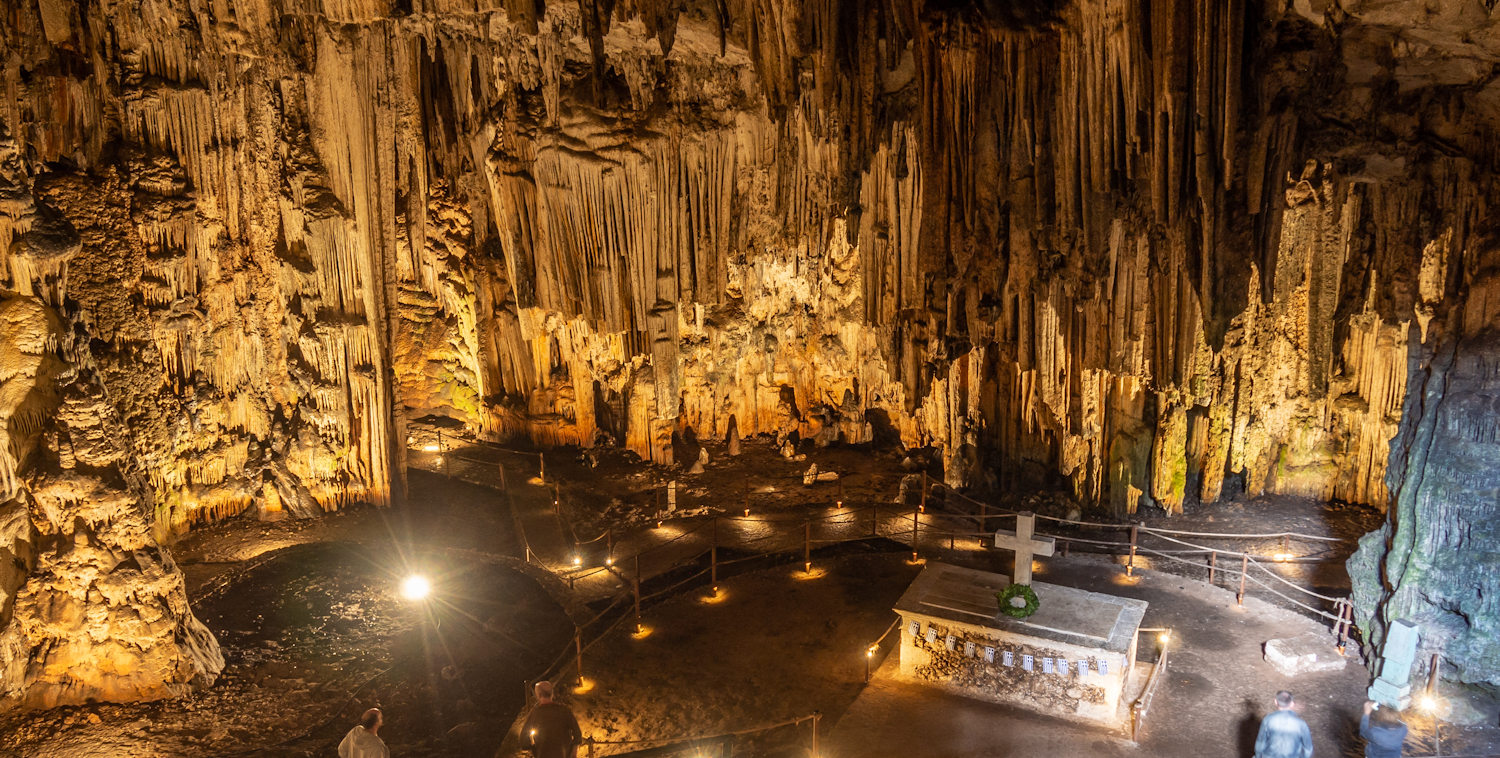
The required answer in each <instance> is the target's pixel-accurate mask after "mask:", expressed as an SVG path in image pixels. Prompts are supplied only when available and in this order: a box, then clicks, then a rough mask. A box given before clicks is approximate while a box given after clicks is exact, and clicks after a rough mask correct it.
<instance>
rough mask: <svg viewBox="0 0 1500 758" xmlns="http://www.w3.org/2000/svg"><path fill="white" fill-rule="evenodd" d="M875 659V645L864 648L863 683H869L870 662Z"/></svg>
mask: <svg viewBox="0 0 1500 758" xmlns="http://www.w3.org/2000/svg"><path fill="white" fill-rule="evenodd" d="M874 659H875V646H874V645H871V646H869V647H867V648H865V684H869V683H870V663H871V661H873V660H874Z"/></svg>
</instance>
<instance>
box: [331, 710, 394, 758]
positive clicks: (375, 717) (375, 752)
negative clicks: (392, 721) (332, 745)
mask: <svg viewBox="0 0 1500 758" xmlns="http://www.w3.org/2000/svg"><path fill="white" fill-rule="evenodd" d="M384 723H385V717H384V716H382V715H381V713H380V709H379V708H371V709H370V710H368V711H365V713H364V715H363V716H360V717H359V724H357V725H356V726H355V727H354V728H353V729H350V730H349V733H348V734H346V735H344V741H343V742H340V743H339V758H391V751H390V750H387V749H386V747H385V740H382V739H380V736H379V735H378V734H376V733H377V732H379V731H380V725H381V724H384Z"/></svg>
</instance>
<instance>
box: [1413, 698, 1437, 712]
mask: <svg viewBox="0 0 1500 758" xmlns="http://www.w3.org/2000/svg"><path fill="white" fill-rule="evenodd" d="M1417 707H1418V708H1421V709H1422V710H1424V711H1427V712H1428V713H1434V712H1436V711H1437V709H1438V701H1437V698H1435V697H1433V696H1431V695H1423V696H1421V697H1419V698H1417Z"/></svg>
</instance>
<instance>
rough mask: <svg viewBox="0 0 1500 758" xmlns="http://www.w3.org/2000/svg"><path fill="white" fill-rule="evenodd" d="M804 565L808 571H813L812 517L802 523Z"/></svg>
mask: <svg viewBox="0 0 1500 758" xmlns="http://www.w3.org/2000/svg"><path fill="white" fill-rule="evenodd" d="M802 565H803V568H805V569H807V573H809V574H811V573H812V519H808V520H807V523H806V524H803V525H802Z"/></svg>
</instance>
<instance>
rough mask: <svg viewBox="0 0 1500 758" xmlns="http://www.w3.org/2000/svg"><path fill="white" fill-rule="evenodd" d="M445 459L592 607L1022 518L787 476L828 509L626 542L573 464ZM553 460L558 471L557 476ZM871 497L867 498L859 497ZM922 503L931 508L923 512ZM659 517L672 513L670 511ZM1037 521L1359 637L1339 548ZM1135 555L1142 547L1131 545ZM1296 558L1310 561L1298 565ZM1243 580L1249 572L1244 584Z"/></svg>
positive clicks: (693, 522)
mask: <svg viewBox="0 0 1500 758" xmlns="http://www.w3.org/2000/svg"><path fill="white" fill-rule="evenodd" d="M449 445H452V446H453V447H452V448H451V449H450V448H449ZM441 452H442V453H443V454H444V457H437V458H434V457H431V456H428V457H426V458H423V457H422V456H420V455H416V456H413V460H412V462H413V465H416V466H422V467H425V468H427V469H428V470H434V471H438V472H441V473H445V474H446V475H448V476H452V477H456V478H461V479H464V480H466V481H471V482H475V483H479V484H485V485H487V486H490V487H492V488H495V489H497V490H499V491H501V492H503V493H504V496H505V497H506V498H507V500H508V503H509V505H510V508H511V511H512V514H513V516H514V519H515V522H516V531H517V539H518V541H519V542H520V543H521V545H522V551H523V553H524V557H525V559H526V560H527V561H529V562H535V563H537V564H539V565H541V566H543V567H545V568H547V569H548V570H550V571H552V572H554V573H556V574H557V575H558V576H559V578H561V579H562V580H563V581H566V582H567V583H568V584H569V586H570V587H572V588H573V589H574V591H575V593H576V595H577V598H578V599H579V600H582V601H584V602H592V601H596V600H601V599H608V598H616V599H618V598H621V597H622V595H625V594H631V595H633V594H635V593H636V584H637V582H639V583H640V584H641V587H642V589H641V590H640V592H641V593H642V597H643V598H644V599H645V600H650V599H651V597H652V596H654V595H659V594H664V593H665V592H668V591H671V590H672V589H673V586H672V583H675V582H680V581H686V580H689V579H692V578H695V577H696V576H698V575H699V574H710V575H714V574H717V570H716V569H715V568H713V564H717V565H718V566H719V567H720V568H727V567H730V566H733V565H735V564H736V563H738V562H741V561H746V560H754V559H756V558H758V557H761V556H764V555H766V554H775V553H780V554H790V555H796V554H797V553H799V552H800V553H802V554H803V555H804V556H805V557H804V560H806V559H807V558H810V557H811V554H812V553H813V552H815V551H817V550H818V549H819V548H822V547H825V546H828V545H832V544H837V543H841V542H847V541H853V540H861V539H867V538H875V537H883V538H887V539H891V540H895V541H899V542H902V543H905V544H907V545H908V546H912V548H913V550H914V552H916V553H918V554H920V555H923V556H934V557H938V558H940V559H946V558H949V557H953V556H957V555H961V554H965V553H974V552H981V553H982V552H988V551H990V550H992V548H991V547H989V545H990V544H992V541H991V540H990V536H991V535H992V534H993V532H994V530H995V529H998V528H1008V527H1009V526H1011V525H1012V523H1013V522H1012V521H1011V519H1013V515H1014V514H1010V513H1007V512H1005V511H1002V510H1000V509H998V508H994V507H991V506H988V505H986V504H984V503H981V502H979V501H977V500H973V499H972V498H969V497H967V496H965V495H963V494H961V493H958V492H954V491H948V492H947V493H944V494H945V495H946V499H947V500H948V501H949V507H950V508H954V509H962V511H963V512H961V513H954V512H941V510H940V508H939V501H938V499H937V497H938V496H937V494H936V491H937V490H940V489H941V488H942V485H941V484H938V483H935V482H932V481H931V480H925V481H926V482H929V484H927V486H926V487H925V489H927V490H928V491H930V492H933V493H934V494H933V495H932V498H933V499H932V500H931V501H930V502H929V501H928V500H927V496H926V495H924V494H922V493H919V492H915V491H914V492H912V493H909V500H911V501H912V502H911V504H910V505H909V506H904V507H903V506H901V505H898V504H896V503H894V502H892V500H893V499H894V495H895V493H894V492H891V493H890V495H891V496H892V497H885V498H881V499H880V500H879V501H874V500H871V499H870V498H869V493H868V492H866V493H855V492H853V491H852V490H851V491H849V492H845V490H844V488H843V484H842V483H841V482H837V481H834V482H816V483H813V484H810V485H808V484H804V482H803V480H802V477H800V476H792V477H782V478H784V479H787V480H788V481H786V482H785V483H784V488H798V489H803V488H809V489H812V491H815V492H821V493H822V494H823V497H824V502H823V503H821V504H815V505H805V506H802V507H801V508H799V509H796V510H783V511H772V512H762V511H761V510H760V509H759V508H758V507H755V508H747V509H740V508H739V506H742V505H745V504H746V503H747V502H748V503H750V504H752V505H755V504H756V503H755V501H754V500H752V499H751V498H750V495H749V494H748V490H745V491H744V492H743V493H742V494H741V495H739V496H735V495H727V496H724V497H722V499H721V498H711V501H712V502H721V503H725V504H727V503H729V502H733V507H732V508H731V507H722V506H721V507H720V508H715V509H714V510H716V511H720V513H719V515H697V516H686V517H670V515H668V517H665V518H663V519H661V520H660V521H654V522H653V521H650V520H648V521H647V522H646V523H643V524H638V525H636V526H634V527H626V528H622V529H620V530H619V531H616V530H613V529H612V530H609V531H608V532H605V533H602V534H578V533H577V532H576V531H575V530H574V528H573V527H572V525H571V523H570V521H569V519H568V518H567V514H568V513H569V511H570V510H572V509H574V508H577V507H578V506H577V504H574V503H571V502H570V499H569V498H570V496H569V495H568V494H567V487H566V483H565V482H561V481H560V478H559V473H558V472H559V470H560V469H562V468H563V466H561V465H559V464H560V463H562V461H563V460H564V459H565V458H564V454H563V453H558V452H553V453H550V454H546V453H538V452H535V451H522V450H514V449H506V448H501V447H498V446H495V445H491V444H488V443H484V444H480V443H471V442H465V441H462V440H459V439H457V438H454V437H447V438H446V441H445V442H444V443H443V444H442V451H441ZM548 459H550V460H551V461H552V463H551V464H550V465H551V470H550V472H549V471H548V468H547V466H548V463H547V460H548ZM570 463H571V461H570ZM710 473H712V469H711V470H710ZM759 478H761V479H766V478H771V477H766V476H764V475H763V476H761V477H759ZM560 485H561V486H560ZM710 486H711V485H710ZM683 491H684V492H685V491H686V488H683ZM846 495H847V496H848V497H847V498H846ZM861 495H863V498H862V499H857V498H860V496H861ZM685 500H686V498H684V501H685ZM699 500H702V498H699ZM923 502H929V505H931V506H932V507H931V508H928V507H925V506H923V505H922V503H923ZM661 507H662V508H663V510H664V509H665V502H664V501H662V503H661ZM690 512H691V511H690ZM1040 518H1041V519H1043V520H1044V521H1045V522H1046V526H1047V527H1049V531H1052V532H1056V533H1057V536H1058V537H1059V539H1060V542H1059V549H1060V550H1062V551H1063V552H1064V553H1066V552H1068V551H1070V550H1074V551H1082V552H1104V553H1110V554H1118V555H1119V556H1120V557H1119V560H1121V561H1122V562H1126V563H1129V564H1130V565H1132V566H1133V567H1134V568H1135V569H1136V570H1152V569H1162V570H1168V571H1170V572H1172V573H1176V574H1180V575H1185V576H1190V577H1194V578H1198V577H1201V578H1203V579H1206V580H1209V581H1211V582H1212V583H1215V584H1220V585H1222V586H1225V587H1230V588H1233V589H1235V590H1236V592H1237V593H1240V592H1243V593H1245V594H1248V595H1259V596H1262V597H1267V598H1268V599H1270V600H1271V602H1273V603H1276V604H1277V605H1280V606H1282V607H1287V608H1294V609H1297V610H1299V611H1302V612H1304V613H1307V614H1309V615H1312V616H1320V617H1322V618H1323V619H1324V622H1325V625H1326V626H1327V627H1328V628H1330V629H1332V630H1333V631H1334V632H1335V633H1336V634H1345V633H1347V631H1348V623H1347V621H1345V620H1344V619H1345V618H1346V617H1347V614H1348V609H1347V608H1346V607H1345V604H1344V600H1343V599H1342V597H1341V596H1342V595H1343V594H1344V593H1339V596H1333V595H1329V594H1325V593H1326V591H1325V592H1323V593H1320V592H1318V591H1316V590H1314V589H1309V588H1308V587H1307V586H1306V584H1307V582H1308V580H1309V577H1310V574H1311V571H1310V569H1314V568H1316V567H1317V566H1318V565H1319V562H1320V561H1321V560H1322V559H1323V558H1324V557H1326V554H1327V553H1328V552H1329V550H1330V547H1329V546H1330V545H1331V544H1332V543H1337V542H1339V541H1340V540H1339V539H1338V538H1333V537H1327V536H1323V535H1307V534H1298V533H1285V534H1282V533H1272V534H1233V533H1217V532H1192V531H1187V532H1183V531H1174V530H1168V529H1161V528H1153V527H1148V526H1144V525H1143V526H1140V527H1138V528H1137V529H1132V528H1131V526H1130V525H1128V524H1126V525H1120V524H1100V523H1086V522H1079V521H1067V520H1065V519H1057V518H1049V517H1046V516H1042V517H1040ZM1294 541H1295V543H1294ZM1136 544H1138V545H1139V549H1136V548H1134V547H1132V545H1136ZM1294 544H1295V548H1294V547H1293V546H1294ZM714 548H717V550H715V549H714ZM1210 549H1212V550H1213V551H1214V552H1212V553H1210V552H1209V550H1210ZM1293 550H1298V551H1300V552H1301V553H1302V554H1303V555H1306V556H1308V557H1303V558H1300V559H1292V560H1288V558H1292V556H1293V555H1294V553H1293ZM1211 566H1212V568H1210V567H1211ZM689 567H691V570H688V569H689ZM1242 569H1247V570H1245V571H1244V572H1243V574H1244V577H1243V581H1242V578H1241V577H1242ZM684 571H686V573H685V574H684ZM663 577H669V578H670V579H671V582H669V584H668V585H667V586H665V587H664V586H662V585H661V583H660V582H656V586H651V585H652V584H653V580H657V579H660V578H663ZM1241 585H1242V586H1241Z"/></svg>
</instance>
